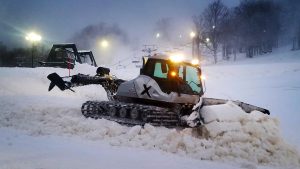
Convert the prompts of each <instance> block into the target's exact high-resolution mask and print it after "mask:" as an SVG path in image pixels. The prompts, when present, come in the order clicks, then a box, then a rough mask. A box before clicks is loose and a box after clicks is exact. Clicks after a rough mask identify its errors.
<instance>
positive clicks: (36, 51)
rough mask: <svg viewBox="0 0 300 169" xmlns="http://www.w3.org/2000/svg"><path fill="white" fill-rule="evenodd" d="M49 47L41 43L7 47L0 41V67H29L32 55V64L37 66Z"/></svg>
mask: <svg viewBox="0 0 300 169" xmlns="http://www.w3.org/2000/svg"><path fill="white" fill-rule="evenodd" d="M48 52H49V49H46V48H45V46H43V45H34V46H32V47H29V48H21V47H20V48H13V49H9V48H7V46H5V45H4V44H3V43H2V42H0V67H15V66H21V67H31V66H32V56H33V64H34V66H39V63H38V62H39V61H44V59H45V58H46V56H47V54H48Z"/></svg>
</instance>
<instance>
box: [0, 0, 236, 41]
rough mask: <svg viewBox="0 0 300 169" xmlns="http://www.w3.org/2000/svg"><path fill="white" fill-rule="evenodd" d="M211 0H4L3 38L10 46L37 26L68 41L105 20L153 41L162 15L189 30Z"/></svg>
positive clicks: (231, 2) (229, 1)
mask: <svg viewBox="0 0 300 169" xmlns="http://www.w3.org/2000/svg"><path fill="white" fill-rule="evenodd" d="M209 2H210V0H147V1H146V0H113V1H112V0H85V1H84V0H60V1H58V0H57V1H54V0H53V1H48V0H47V1H46V0H26V1H24V0H0V41H2V43H4V44H6V45H8V46H14V45H17V46H20V45H24V44H26V41H25V40H24V36H25V34H26V33H27V32H29V31H31V30H34V31H36V32H39V33H40V34H41V35H42V37H43V43H48V44H52V43H57V42H68V40H69V39H70V38H71V37H72V36H73V35H74V34H75V33H76V32H79V31H80V30H81V29H83V28H84V27H86V26H87V25H93V24H99V23H101V22H104V23H106V24H111V25H113V24H117V25H118V26H119V27H120V29H122V30H123V31H124V32H125V33H126V34H128V36H129V37H130V38H132V39H139V41H151V39H149V38H151V36H152V35H153V29H154V26H155V23H156V22H157V21H158V20H159V19H162V18H172V20H173V21H174V22H175V24H176V27H177V28H181V30H183V29H185V30H183V31H186V32H188V31H190V30H191V29H192V23H191V22H192V21H191V20H192V19H191V18H192V16H193V15H198V14H200V13H201V12H202V11H203V9H204V8H205V7H206V6H207V5H208V4H209ZM223 2H224V3H225V4H226V5H227V6H229V7H230V6H235V5H237V4H238V3H239V0H223ZM174 29H175V28H174ZM183 33H184V32H183ZM142 43H144V42H142ZM145 43H147V42H145Z"/></svg>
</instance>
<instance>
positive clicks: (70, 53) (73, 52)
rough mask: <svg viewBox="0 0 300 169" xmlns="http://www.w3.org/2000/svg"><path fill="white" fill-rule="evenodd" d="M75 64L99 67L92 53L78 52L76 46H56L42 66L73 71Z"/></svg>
mask: <svg viewBox="0 0 300 169" xmlns="http://www.w3.org/2000/svg"><path fill="white" fill-rule="evenodd" d="M75 62H78V63H87V64H89V65H91V66H97V64H96V61H95V59H94V56H93V53H92V52H91V51H78V50H77V47H76V45H75V44H72V43H71V44H54V45H53V46H52V48H51V50H50V52H49V55H48V57H47V59H46V61H45V62H39V63H40V64H41V65H42V66H47V67H61V68H70V69H73V68H74V65H75Z"/></svg>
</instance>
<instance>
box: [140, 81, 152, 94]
mask: <svg viewBox="0 0 300 169" xmlns="http://www.w3.org/2000/svg"><path fill="white" fill-rule="evenodd" d="M143 86H144V91H142V93H141V95H144V94H145V93H147V95H148V96H149V97H151V96H150V93H149V89H150V88H151V86H149V87H147V86H146V84H144V85H143Z"/></svg>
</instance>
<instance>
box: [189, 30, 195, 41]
mask: <svg viewBox="0 0 300 169" xmlns="http://www.w3.org/2000/svg"><path fill="white" fill-rule="evenodd" d="M195 36H196V33H195V32H193V31H192V32H191V33H190V37H191V38H192V39H193V38H194V37H195Z"/></svg>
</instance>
